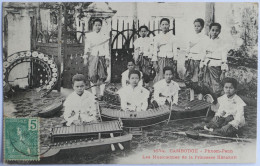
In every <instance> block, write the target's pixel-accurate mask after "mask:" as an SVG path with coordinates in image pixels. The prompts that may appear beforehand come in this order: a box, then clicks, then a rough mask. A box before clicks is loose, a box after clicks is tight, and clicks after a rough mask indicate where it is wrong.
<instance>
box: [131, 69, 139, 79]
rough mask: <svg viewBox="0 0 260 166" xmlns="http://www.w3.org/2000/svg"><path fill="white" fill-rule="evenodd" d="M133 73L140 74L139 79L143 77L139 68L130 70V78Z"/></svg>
mask: <svg viewBox="0 0 260 166" xmlns="http://www.w3.org/2000/svg"><path fill="white" fill-rule="evenodd" d="M132 74H137V75H138V76H139V79H140V78H141V74H140V71H138V70H132V71H129V74H128V78H130V76H131V75H132Z"/></svg>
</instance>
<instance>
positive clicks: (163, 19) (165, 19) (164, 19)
mask: <svg viewBox="0 0 260 166" xmlns="http://www.w3.org/2000/svg"><path fill="white" fill-rule="evenodd" d="M163 21H167V22H168V24H170V20H169V19H168V18H162V19H161V21H160V24H161V23H162V22H163Z"/></svg>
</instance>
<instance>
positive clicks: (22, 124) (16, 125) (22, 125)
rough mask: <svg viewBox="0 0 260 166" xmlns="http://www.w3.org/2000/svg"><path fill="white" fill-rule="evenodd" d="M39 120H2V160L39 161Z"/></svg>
mask: <svg viewBox="0 0 260 166" xmlns="http://www.w3.org/2000/svg"><path fill="white" fill-rule="evenodd" d="M39 147H40V146H39V119H38V118H5V119H4V160H6V161H7V160H39V151H40V150H39Z"/></svg>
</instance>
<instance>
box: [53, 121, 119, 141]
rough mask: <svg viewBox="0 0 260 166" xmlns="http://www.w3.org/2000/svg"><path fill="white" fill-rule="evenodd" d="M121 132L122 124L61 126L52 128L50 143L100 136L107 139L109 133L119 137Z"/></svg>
mask: <svg viewBox="0 0 260 166" xmlns="http://www.w3.org/2000/svg"><path fill="white" fill-rule="evenodd" d="M122 132H123V129H122V122H120V121H118V120H116V121H108V122H99V123H91V124H85V125H80V126H76V125H71V126H62V127H54V128H52V133H51V141H52V142H60V141H69V140H75V139H85V138H90V139H96V138H98V137H100V136H101V134H102V137H109V136H110V133H113V134H114V135H121V134H122Z"/></svg>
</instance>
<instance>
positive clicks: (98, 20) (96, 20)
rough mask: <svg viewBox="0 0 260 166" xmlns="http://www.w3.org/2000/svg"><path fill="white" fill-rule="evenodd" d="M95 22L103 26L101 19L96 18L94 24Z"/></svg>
mask: <svg viewBox="0 0 260 166" xmlns="http://www.w3.org/2000/svg"><path fill="white" fill-rule="evenodd" d="M95 22H100V24H101V25H102V20H101V19H99V18H96V19H95V20H94V21H93V24H95Z"/></svg>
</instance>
